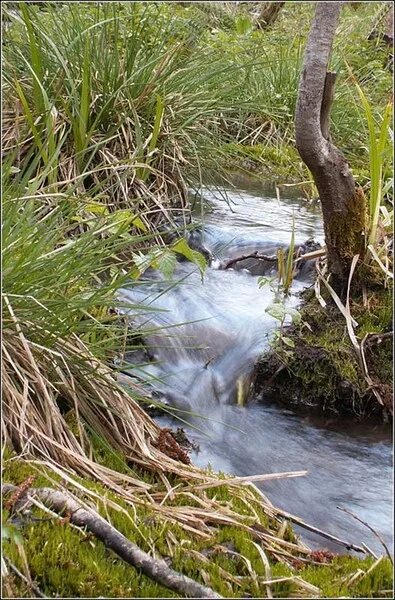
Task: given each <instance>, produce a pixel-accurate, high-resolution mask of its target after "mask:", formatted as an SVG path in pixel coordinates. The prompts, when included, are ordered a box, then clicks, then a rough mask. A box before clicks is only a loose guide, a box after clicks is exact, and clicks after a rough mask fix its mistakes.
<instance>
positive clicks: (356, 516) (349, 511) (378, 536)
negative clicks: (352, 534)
mask: <svg viewBox="0 0 395 600" xmlns="http://www.w3.org/2000/svg"><path fill="white" fill-rule="evenodd" d="M336 508H338V509H339V510H341V511H343V512H345V513H347V514H348V515H350V517H353V519H356V520H357V521H359V522H360V523H362V525H365V527H367V528H368V529H369V530H370V531H371V532H372V533H373V535H375V536H376V538H377V539H378V540H380V543H381V544H382V546H383V547H384V549H385V551H386V553H387V556H388V558H389V559H390V561H391V563H392V564H394V561H393V558H392V556H391V553H390V551H389V550H388V546H387V544H386V543H385V541H384V540H383V538H382V537H381V535H380V534H379V533H378V532H377V531H376V530H375V529H373V527H372V526H371V525H369V523H366V521H363V520H362V519H361V518H360V517H358V515H356V514H355V513H353V512H351V510H349V509H348V508H342V507H341V506H336Z"/></svg>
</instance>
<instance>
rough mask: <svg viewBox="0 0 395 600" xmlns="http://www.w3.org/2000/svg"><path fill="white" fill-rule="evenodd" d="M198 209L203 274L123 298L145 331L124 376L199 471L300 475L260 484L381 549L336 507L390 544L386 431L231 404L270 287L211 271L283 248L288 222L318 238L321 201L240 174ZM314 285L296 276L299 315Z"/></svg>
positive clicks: (210, 192) (318, 543) (264, 319)
mask: <svg viewBox="0 0 395 600" xmlns="http://www.w3.org/2000/svg"><path fill="white" fill-rule="evenodd" d="M195 212H196V216H195V219H196V220H197V221H199V222H200V223H202V228H201V229H200V230H199V232H198V234H197V235H199V236H200V238H201V239H200V243H202V244H203V245H204V247H205V248H206V249H207V250H209V251H210V253H211V254H212V257H213V260H212V265H211V266H210V267H208V268H207V270H206V272H205V274H204V276H203V277H202V276H201V274H200V273H199V270H198V268H197V267H196V266H195V265H193V264H192V263H189V262H180V263H179V264H178V265H177V268H176V271H175V273H174V277H173V279H172V281H166V280H165V279H164V278H163V277H162V276H160V274H159V273H158V272H154V271H153V272H152V273H149V274H147V276H146V277H145V278H144V279H143V280H141V282H139V283H138V284H134V285H133V286H132V287H130V289H125V290H123V294H122V297H123V299H124V300H127V301H130V302H136V301H138V302H142V303H143V304H144V305H145V306H146V307H147V310H146V311H143V312H141V314H136V312H135V311H134V310H131V318H132V319H133V322H134V324H133V327H134V328H136V327H140V328H141V330H142V331H145V332H146V333H145V343H146V344H147V346H148V348H149V353H150V357H151V358H150V361H149V362H147V361H146V362H145V363H144V364H141V365H140V366H137V368H135V369H133V372H132V374H133V375H134V376H138V377H142V378H144V379H146V380H149V382H150V386H151V388H152V389H153V390H154V391H155V394H156V396H157V397H159V398H162V399H165V400H166V401H167V402H168V403H169V404H170V405H171V406H172V407H174V409H175V410H176V412H177V415H178V419H172V418H171V417H169V416H163V417H159V419H158V420H159V422H160V423H161V424H162V425H163V426H165V425H166V426H168V425H169V423H170V424H171V426H172V427H183V428H184V429H185V431H186V433H187V435H188V437H189V438H190V439H192V440H193V441H194V442H196V443H197V445H198V447H199V450H196V451H194V452H193V453H192V455H191V458H192V461H193V462H194V463H195V464H197V465H200V466H202V467H205V466H207V465H208V464H209V465H211V467H212V468H213V469H215V470H220V471H223V472H226V473H232V474H235V475H242V476H248V475H255V474H261V473H275V472H283V471H300V470H305V469H306V470H307V471H308V474H307V475H306V476H304V477H298V478H295V479H285V480H277V481H271V482H266V483H265V484H264V485H262V490H263V491H264V493H265V494H266V495H267V496H268V497H269V498H270V500H271V501H272V502H273V504H275V505H276V506H278V507H280V508H282V509H284V510H286V511H287V512H290V513H292V514H294V515H296V516H298V517H300V518H302V519H303V520H305V521H307V522H308V523H310V524H311V525H314V526H315V527H318V528H321V529H324V530H326V531H328V532H329V533H331V534H332V535H335V536H337V537H340V538H342V539H344V540H346V541H348V542H351V543H354V544H358V545H360V544H361V542H365V543H366V544H367V545H368V546H369V547H370V548H371V549H373V550H374V551H376V552H378V553H381V552H382V551H383V548H382V546H381V544H380V542H379V541H378V539H377V538H376V537H375V536H374V535H373V534H372V533H371V532H370V531H369V530H368V529H367V528H366V527H364V526H363V525H361V524H360V523H359V522H358V521H357V520H355V519H354V518H352V517H351V516H349V515H348V514H346V513H344V512H342V511H341V510H339V509H338V508H337V507H341V508H346V509H347V510H350V511H352V512H353V513H355V514H356V515H357V516H358V517H359V518H361V519H362V520H364V521H366V522H367V523H369V525H371V526H372V527H373V528H374V529H375V530H377V532H378V533H379V534H380V535H381V536H382V537H383V538H384V540H385V541H386V543H387V544H388V545H390V546H392V543H393V534H392V532H393V500H392V491H393V485H392V436H391V432H390V430H389V428H385V427H384V426H376V427H375V426H373V425H371V424H366V423H365V424H358V423H355V422H353V421H347V422H345V421H344V420H342V421H339V420H338V419H336V416H335V415H333V417H328V416H325V417H324V416H322V417H320V416H317V415H316V416H314V418H313V417H311V416H310V417H309V416H303V415H298V414H296V413H294V412H292V411H290V410H285V409H284V408H281V407H279V406H278V405H276V404H274V403H273V402H271V401H269V399H265V398H264V399H261V400H260V402H259V403H257V402H254V401H251V402H249V403H247V405H246V406H239V405H237V401H238V400H239V401H240V382H242V383H243V385H244V387H245V385H246V386H247V388H248V384H249V382H250V380H252V379H251V378H252V374H253V369H254V364H255V362H256V360H257V358H258V357H259V355H260V354H261V353H262V352H263V351H264V350H265V349H267V347H268V345H269V344H270V341H271V339H272V337H273V335H275V331H276V330H278V326H279V322H278V320H276V319H275V318H274V317H273V316H271V315H270V312H271V311H270V307H271V305H272V304H273V302H276V282H275V279H273V281H270V280H269V281H267V282H266V283H264V284H263V285H262V286H261V287H260V286H259V285H258V276H256V275H255V276H254V275H251V273H250V272H249V271H247V270H245V269H240V270H233V269H227V270H223V269H221V268H219V267H220V266H221V264H223V262H224V260H227V259H229V258H232V257H234V256H241V255H247V254H249V253H251V252H254V251H257V252H259V253H261V254H265V255H271V254H273V253H275V251H276V249H277V248H278V247H279V246H281V245H282V246H284V247H287V246H288V245H289V242H290V239H291V232H292V229H293V227H295V237H296V242H297V243H304V242H305V241H306V240H307V239H309V238H314V240H315V241H318V242H322V241H323V226H322V220H321V215H320V208H319V205H317V204H316V203H314V202H313V203H311V202H308V201H307V200H305V199H303V198H301V197H300V192H299V191H298V189H297V188H296V189H293V188H283V189H281V190H280V191H277V192H276V190H275V189H274V187H273V186H265V185H262V184H261V183H259V182H251V181H250V180H244V179H239V180H238V181H237V188H233V187H229V188H206V189H203V190H201V197H200V198H199V201H198V202H196V206H195ZM268 276H269V278H270V277H273V276H274V274H273V273H272V272H269V273H268ZM311 284H312V275H311V274H310V275H309V274H308V273H302V274H301V275H299V277H297V278H296V279H295V281H294V283H293V286H292V293H291V295H290V297H289V299H288V300H287V302H286V305H287V306H288V307H290V308H297V306H298V304H299V303H300V292H301V291H302V290H303V289H305V287H306V286H309V285H311ZM268 310H269V312H268ZM147 330H148V333H147ZM130 358H131V361H133V357H130ZM303 537H304V539H305V540H306V542H307V543H309V544H310V545H311V546H312V547H320V548H322V547H326V548H329V549H331V550H333V551H338V552H341V551H343V550H344V549H343V548H342V547H340V546H338V545H336V544H334V543H332V542H329V541H327V540H325V539H323V538H321V537H318V536H316V535H315V534H311V533H307V532H305V531H304V532H303Z"/></svg>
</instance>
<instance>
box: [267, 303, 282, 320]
mask: <svg viewBox="0 0 395 600" xmlns="http://www.w3.org/2000/svg"><path fill="white" fill-rule="evenodd" d="M265 312H267V313H268V315H270V316H271V317H274V318H275V319H277V320H278V321H282V320H283V319H284V317H285V314H286V309H285V307H284V305H283V304H280V303H279V302H276V303H274V304H271V305H270V306H268V307H267V309H266V311H265Z"/></svg>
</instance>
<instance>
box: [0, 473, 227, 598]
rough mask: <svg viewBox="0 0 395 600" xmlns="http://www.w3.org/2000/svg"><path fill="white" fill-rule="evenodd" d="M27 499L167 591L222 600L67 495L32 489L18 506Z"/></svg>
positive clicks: (6, 488)
mask: <svg viewBox="0 0 395 600" xmlns="http://www.w3.org/2000/svg"><path fill="white" fill-rule="evenodd" d="M17 489H18V488H17V487H16V486H14V485H11V484H3V486H2V493H3V494H4V493H9V492H15V490H17ZM29 497H35V498H37V499H38V500H41V502H42V503H43V504H45V506H47V507H48V508H51V510H53V511H54V512H56V513H58V514H60V515H63V516H67V518H69V519H70V522H71V523H73V524H74V525H77V526H78V527H86V529H87V530H88V531H90V532H92V533H93V534H94V535H95V536H96V537H97V538H99V539H100V540H101V541H102V542H103V543H104V544H105V546H106V547H107V548H110V549H111V550H113V551H114V552H115V554H117V555H118V556H119V557H120V558H122V559H123V560H124V561H125V562H127V563H129V564H130V565H132V566H133V567H135V568H136V569H139V570H140V571H141V572H142V573H144V575H147V577H150V578H151V579H153V580H154V581H156V582H157V583H160V584H161V585H164V586H165V587H167V588H169V589H170V590H173V591H175V592H177V593H179V594H185V595H186V596H188V597H190V598H222V596H220V595H219V594H217V593H216V592H214V591H213V590H212V589H211V588H208V587H206V586H204V585H201V584H200V583H198V582H196V581H194V580H193V579H190V578H189V577H186V576H185V575H182V574H181V573H177V571H173V569H170V567H168V565H167V564H166V562H165V561H164V560H160V559H157V558H153V557H152V556H150V555H149V554H147V553H146V552H144V551H143V550H141V549H140V548H139V547H138V546H136V544H133V543H132V542H131V541H130V540H128V539H127V538H126V537H125V536H124V535H122V533H120V532H119V531H118V530H117V529H115V527H113V526H112V525H110V524H109V523H108V522H107V521H106V520H105V519H103V517H101V516H100V515H99V514H98V513H97V512H95V511H94V510H92V509H87V508H84V507H83V506H81V505H80V504H79V503H78V502H77V501H76V500H74V498H72V497H71V496H70V495H68V494H65V493H63V492H59V491H57V490H53V489H51V488H36V489H29V490H28V491H26V492H25V493H24V495H23V497H21V498H19V500H18V502H22V501H23V500H25V501H26V503H27V504H28V503H29Z"/></svg>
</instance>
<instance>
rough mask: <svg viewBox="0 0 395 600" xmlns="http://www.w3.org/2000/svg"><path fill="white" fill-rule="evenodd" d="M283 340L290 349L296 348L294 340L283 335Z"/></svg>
mask: <svg viewBox="0 0 395 600" xmlns="http://www.w3.org/2000/svg"><path fill="white" fill-rule="evenodd" d="M281 340H282V341H283V343H284V344H285V345H286V346H289V348H295V342H294V341H293V340H291V338H289V337H286V336H285V335H283V336H282V337H281Z"/></svg>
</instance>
